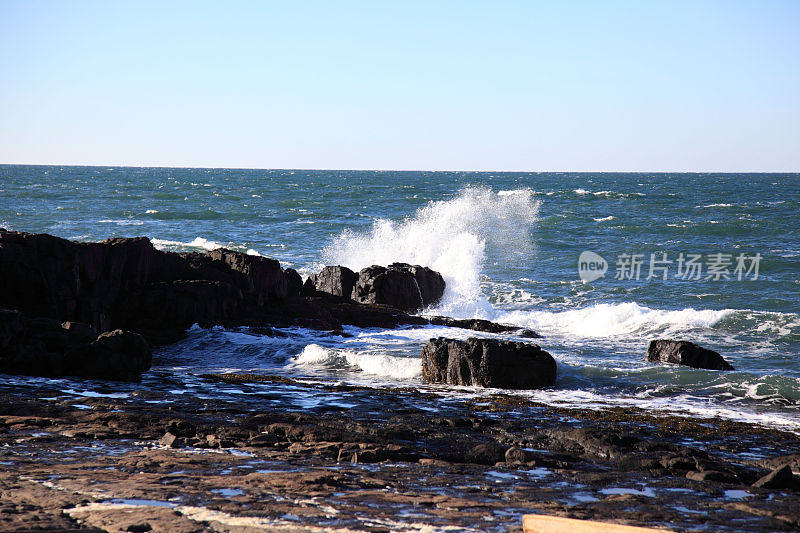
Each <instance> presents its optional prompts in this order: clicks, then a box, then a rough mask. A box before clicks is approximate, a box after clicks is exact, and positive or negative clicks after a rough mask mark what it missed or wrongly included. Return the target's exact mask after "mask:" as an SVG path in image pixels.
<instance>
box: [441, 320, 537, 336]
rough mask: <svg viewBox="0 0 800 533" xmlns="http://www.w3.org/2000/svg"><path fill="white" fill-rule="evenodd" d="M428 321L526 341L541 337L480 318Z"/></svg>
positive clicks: (516, 327) (521, 329)
mask: <svg viewBox="0 0 800 533" xmlns="http://www.w3.org/2000/svg"><path fill="white" fill-rule="evenodd" d="M428 321H429V322H430V323H431V324H433V325H434V326H447V327H450V328H462V329H471V330H473V331H483V332H486V333H513V334H514V335H516V336H518V337H525V338H527V339H539V338H541V337H542V336H541V335H539V334H538V333H536V332H535V331H533V330H530V329H524V328H520V327H519V326H511V325H508V324H498V323H497V322H492V321H490V320H484V319H482V318H450V317H449V316H432V317H430V318H429V319H428Z"/></svg>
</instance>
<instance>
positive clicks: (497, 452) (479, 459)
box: [465, 442, 506, 465]
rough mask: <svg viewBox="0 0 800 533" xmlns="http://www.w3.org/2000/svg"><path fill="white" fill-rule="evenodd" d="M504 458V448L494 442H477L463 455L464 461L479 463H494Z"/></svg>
mask: <svg viewBox="0 0 800 533" xmlns="http://www.w3.org/2000/svg"><path fill="white" fill-rule="evenodd" d="M505 458H506V457H505V449H504V448H503V447H502V446H500V445H499V444H497V443H496V442H487V443H484V444H478V445H477V446H474V447H472V448H470V449H469V450H468V451H467V453H466V455H465V460H466V462H468V463H474V464H479V465H495V464H497V463H501V462H503V461H505Z"/></svg>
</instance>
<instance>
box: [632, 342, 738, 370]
mask: <svg viewBox="0 0 800 533" xmlns="http://www.w3.org/2000/svg"><path fill="white" fill-rule="evenodd" d="M646 358H647V360H648V361H650V362H652V363H674V364H677V365H684V366H689V367H692V368H704V369H708V370H733V369H734V368H733V366H731V364H730V363H728V362H727V361H726V360H725V359H724V358H723V357H722V356H721V355H720V354H719V353H717V352H715V351H713V350H709V349H707V348H702V347H700V346H698V345H696V344H694V343H693V342H689V341H673V340H667V339H659V340H653V341H650V345H649V346H648V347H647V356H646Z"/></svg>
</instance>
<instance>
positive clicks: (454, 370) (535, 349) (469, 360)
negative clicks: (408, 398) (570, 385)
mask: <svg viewBox="0 0 800 533" xmlns="http://www.w3.org/2000/svg"><path fill="white" fill-rule="evenodd" d="M422 378H423V379H424V380H425V381H428V382H431V383H449V384H451V385H475V386H480V387H497V388H506V389H537V388H542V387H548V386H551V385H553V384H554V383H555V381H556V361H555V359H553V357H552V356H551V355H550V354H549V353H547V352H546V351H544V350H542V349H541V348H540V347H539V346H538V345H536V344H533V343H525V342H513V341H501V340H498V339H478V338H474V337H472V338H469V339H467V340H466V341H460V340H455V339H446V338H441V337H440V338H436V339H431V340H430V341H428V344H427V345H426V346H425V347H424V348H423V349H422Z"/></svg>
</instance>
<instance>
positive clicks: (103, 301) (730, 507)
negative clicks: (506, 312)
mask: <svg viewBox="0 0 800 533" xmlns="http://www.w3.org/2000/svg"><path fill="white" fill-rule="evenodd" d="M0 271H2V273H3V275H2V276H0V310H2V311H0V371H2V372H5V373H7V374H17V375H33V376H45V377H62V376H77V377H80V378H94V379H105V380H120V381H134V382H135V381H137V380H139V379H141V380H142V381H141V384H139V385H129V384H125V386H124V387H123V386H122V385H115V384H114V383H113V382H92V381H80V380H78V379H72V378H66V379H57V380H52V379H42V378H37V377H13V376H5V378H6V379H4V381H3V383H2V384H0V444H1V445H2V446H0V464H3V465H4V468H3V471H2V473H0V494H2V504H0V529H1V530H4V531H6V530H7V531H15V530H17V531H23V530H30V529H51V530H53V529H55V530H59V529H60V530H103V531H178V532H180V531H186V532H189V531H264V530H269V531H281V530H284V531H322V530H364V529H367V530H370V531H399V530H409V531H410V530H420V529H424V527H431V528H433V529H434V530H439V529H441V530H446V529H448V528H453V529H466V530H474V531H486V530H493V531H506V530H509V529H511V530H513V529H515V528H518V527H519V525H520V520H521V516H522V514H524V513H531V512H533V513H547V514H554V515H560V516H569V517H573V518H587V519H595V520H602V521H612V522H621V523H629V524H635V525H647V526H661V527H668V528H670V529H673V530H698V529H712V530H728V531H742V530H752V531H775V530H796V529H797V528H800V511H798V510H797V508H796V499H797V496H798V493H800V479H798V476H797V475H796V474H797V472H798V471H800V455H798V451H800V437H799V436H798V435H797V434H795V433H791V432H788V431H781V430H778V429H774V428H771V429H767V428H764V427H761V426H758V425H753V424H745V423H737V422H731V421H726V420H721V419H699V418H683V417H676V416H657V415H655V414H653V413H649V412H646V411H642V410H639V409H633V408H630V409H622V408H619V409H607V410H591V409H566V408H555V407H552V406H547V405H543V404H540V403H536V402H533V401H531V400H530V399H529V398H527V397H525V396H523V395H514V394H512V393H508V392H507V393H503V394H501V393H498V392H496V391H492V390H485V393H475V392H474V390H472V391H470V390H466V389H460V388H457V389H454V388H453V387H452V386H450V385H447V384H454V385H479V386H482V387H487V386H488V387H502V388H506V389H508V388H533V387H541V386H549V385H552V384H553V382H555V379H556V365H555V361H553V359H552V357H551V356H550V355H549V354H547V352H545V351H544V350H541V348H539V347H538V346H536V345H534V344H532V343H521V342H512V341H508V340H505V339H469V340H467V341H455V340H452V339H433V340H432V341H431V342H430V343H429V345H428V346H426V348H425V349H424V350H423V354H422V361H421V364H422V365H423V376H424V377H426V379H427V380H428V381H430V382H434V383H442V384H441V385H439V384H432V385H420V386H411V387H402V388H398V387H381V386H373V387H368V386H363V385H354V384H348V383H342V382H336V383H332V382H330V381H325V380H318V379H312V378H298V377H296V376H294V377H293V376H289V375H267V374H243V373H238V374H232V373H213V374H206V375H202V376H196V379H197V383H196V384H195V387H194V388H186V387H185V383H180V382H178V381H176V380H173V379H172V378H171V376H170V370H169V369H168V366H167V365H164V364H162V363H161V362H160V359H159V358H160V357H163V350H164V348H159V347H164V346H166V345H169V344H170V343H173V342H176V341H178V340H180V339H181V338H182V337H183V336H184V335H185V332H186V329H187V328H188V327H189V326H191V325H193V324H199V325H200V326H201V327H209V326H212V325H219V326H222V327H225V328H239V327H247V328H249V329H248V331H250V332H252V333H253V334H259V335H266V336H269V335H282V334H284V333H282V332H281V329H282V328H287V327H298V326H299V327H304V328H309V329H314V330H318V331H323V332H325V331H327V332H332V333H333V334H336V335H346V333H345V332H344V331H343V327H344V326H347V325H352V326H356V327H380V328H396V327H401V326H426V325H444V326H450V327H459V328H464V329H471V330H477V331H481V332H485V333H494V334H511V335H513V336H514V337H517V338H520V337H527V338H537V337H538V335H537V334H536V333H535V332H532V331H528V330H520V329H519V328H516V327H514V326H508V325H503V324H496V323H493V322H489V321H484V320H477V319H475V320H457V319H452V318H448V317H423V316H418V315H414V314H411V313H413V312H414V311H418V310H419V309H420V308H422V307H426V306H427V305H430V304H431V303H432V302H435V301H436V300H437V299H438V298H441V295H442V293H443V292H444V281H443V280H441V276H439V275H438V274H437V273H435V272H433V271H431V270H430V269H425V268H424V267H420V266H415V265H405V264H393V265H389V266H387V267H370V268H368V269H364V270H362V271H361V272H359V273H355V272H352V271H348V270H347V269H344V268H343V267H326V269H325V270H323V272H320V273H319V274H318V275H316V276H313V277H312V278H309V280H306V281H305V283H304V282H303V280H302V279H301V278H300V276H299V274H297V272H295V271H293V270H292V269H283V268H281V266H280V264H278V262H277V261H274V260H272V259H268V258H263V257H256V256H248V255H245V254H240V253H236V252H231V251H229V250H214V251H212V252H208V253H205V254H199V253H185V254H177V253H170V252H162V251H159V250H156V249H155V248H154V247H153V246H152V243H150V241H149V240H148V239H146V238H134V239H110V240H107V241H104V242H102V243H75V242H71V241H67V240H64V239H59V238H56V237H52V236H49V235H42V234H38V235H36V234H27V233H19V232H9V231H5V230H0ZM437 276H438V278H437ZM647 357H648V358H649V359H650V360H652V361H654V362H669V363H678V364H685V365H688V366H703V365H706V366H707V365H716V366H717V367H718V368H719V369H720V370H723V369H728V367H730V365H728V363H727V362H725V361H724V359H722V357H721V356H720V355H719V354H717V353H716V352H712V351H710V350H705V349H703V348H700V347H698V346H696V345H694V344H692V343H686V342H673V341H654V343H653V344H651V347H650V348H649V349H648V355H647ZM523 362H524V364H523ZM151 364H152V369H151V370H149V371H148V369H150V367H151ZM497 368H501V369H505V372H496V371H494V370H492V369H497ZM198 391H202V394H197V392H198Z"/></svg>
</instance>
